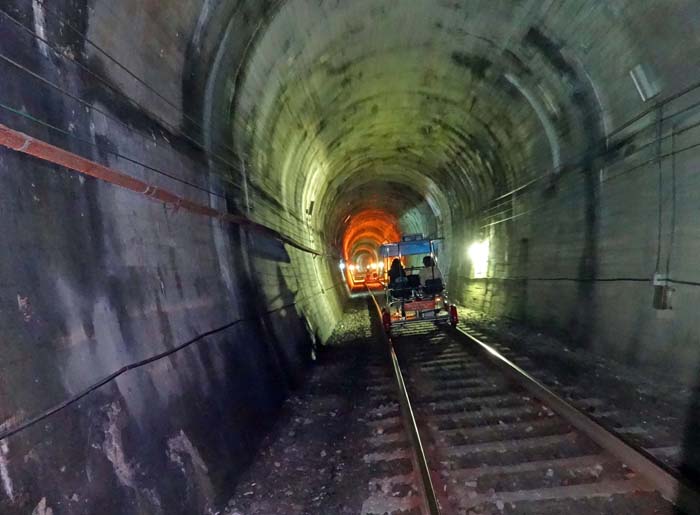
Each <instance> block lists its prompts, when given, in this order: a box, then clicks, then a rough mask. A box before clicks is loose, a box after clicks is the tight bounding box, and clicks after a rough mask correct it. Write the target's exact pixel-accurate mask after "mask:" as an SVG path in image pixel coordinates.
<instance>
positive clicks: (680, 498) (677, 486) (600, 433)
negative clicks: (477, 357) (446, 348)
mask: <svg viewBox="0 0 700 515" xmlns="http://www.w3.org/2000/svg"><path fill="white" fill-rule="evenodd" d="M453 331H454V332H456V333H458V334H461V335H462V336H464V337H466V338H467V339H468V340H469V341H471V342H472V343H474V344H476V345H477V347H478V348H479V349H480V350H481V351H482V353H483V354H484V356H485V357H486V358H487V359H488V360H489V361H490V362H491V363H492V364H493V365H494V366H495V367H496V368H498V369H499V370H501V371H502V372H503V373H505V374H506V375H507V376H508V377H510V378H511V379H512V380H514V381H515V382H517V383H518V384H519V385H520V386H522V387H523V388H524V389H526V390H527V391H528V392H530V393H531V394H532V395H533V396H534V397H536V398H537V399H539V400H540V401H541V402H542V403H543V404H545V405H546V406H548V407H549V408H551V409H552V411H554V412H555V413H557V414H558V415H559V416H561V417H562V418H563V419H565V420H567V421H568V422H569V423H570V424H571V425H572V426H573V427H575V428H576V429H578V430H579V431H581V432H582V433H583V434H585V435H586V436H588V437H589V438H590V439H591V440H593V441H594V442H596V443H597V444H598V445H600V446H601V447H602V448H603V449H606V450H607V451H608V452H610V453H611V454H613V455H614V456H616V457H617V458H618V459H620V460H621V461H623V462H624V463H626V464H628V465H629V466H630V467H632V468H633V469H634V470H636V471H637V472H639V474H640V475H642V476H643V477H644V478H645V479H646V480H647V481H649V483H651V484H652V485H653V486H654V488H656V489H657V491H658V492H659V493H660V494H661V495H662V496H663V497H664V498H665V499H666V500H668V501H669V502H672V503H674V504H676V505H677V506H678V507H679V508H680V509H681V510H682V511H683V512H684V513H686V514H687V515H700V494H699V493H698V492H697V491H696V490H695V489H694V488H693V487H691V486H690V485H689V484H687V483H686V482H685V481H684V480H683V478H680V477H677V476H676V475H674V474H672V473H671V472H670V471H669V470H667V469H666V468H665V467H664V466H663V465H661V464H660V463H659V462H658V461H657V460H656V459H655V458H654V457H653V456H651V455H650V454H649V453H647V452H646V451H644V450H642V449H638V448H637V447H636V446H634V445H632V444H630V443H629V442H626V441H625V440H624V439H622V438H620V437H619V436H618V435H616V434H615V433H613V432H611V431H609V430H608V429H606V428H605V427H603V426H602V425H600V424H599V423H598V422H596V421H595V420H594V419H593V418H591V417H590V416H589V415H587V414H586V413H584V412H583V411H581V410H579V409H578V408H576V407H574V406H573V405H572V404H570V403H569V402H567V401H566V400H564V399H562V398H561V397H560V396H559V395H557V394H556V393H554V392H553V391H552V390H550V389H549V388H547V386H545V385H544V384H542V383H541V382H539V381H538V380H537V379H535V378H534V377H533V376H531V375H530V374H528V373H527V372H526V371H525V370H523V369H522V368H520V367H519V366H518V365H516V364H515V363H513V362H512V361H510V360H509V359H508V358H506V357H505V356H503V355H502V354H501V353H499V352H498V351H497V350H496V349H495V348H493V347H492V346H490V345H488V344H487V343H484V342H483V341H481V340H480V339H479V338H477V337H476V336H474V335H472V334H470V333H469V332H468V331H466V330H464V329H463V328H461V327H456V328H454V329H453Z"/></svg>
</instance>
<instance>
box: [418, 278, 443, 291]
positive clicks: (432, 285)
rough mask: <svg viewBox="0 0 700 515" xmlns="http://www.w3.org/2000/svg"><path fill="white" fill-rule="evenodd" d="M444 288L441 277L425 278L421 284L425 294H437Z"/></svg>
mask: <svg viewBox="0 0 700 515" xmlns="http://www.w3.org/2000/svg"><path fill="white" fill-rule="evenodd" d="M444 290H445V286H444V285H443V284H442V279H441V278H439V277H438V278H437V279H427V280H426V281H425V284H424V285H423V293H424V294H426V295H437V294H438V293H442V292H443V291H444Z"/></svg>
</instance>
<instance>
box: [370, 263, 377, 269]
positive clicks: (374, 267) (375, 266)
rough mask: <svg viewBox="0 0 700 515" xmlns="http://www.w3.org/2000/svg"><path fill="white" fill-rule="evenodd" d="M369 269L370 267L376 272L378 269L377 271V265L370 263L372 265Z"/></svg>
mask: <svg viewBox="0 0 700 515" xmlns="http://www.w3.org/2000/svg"><path fill="white" fill-rule="evenodd" d="M369 267H370V268H371V269H372V270H376V269H377V263H370V264H369Z"/></svg>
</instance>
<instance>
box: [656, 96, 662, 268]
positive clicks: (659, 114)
mask: <svg viewBox="0 0 700 515" xmlns="http://www.w3.org/2000/svg"><path fill="white" fill-rule="evenodd" d="M657 118H658V121H657V126H656V159H657V168H658V181H657V182H658V192H657V234H656V265H655V266H654V272H655V273H659V265H660V264H661V238H662V232H663V215H664V175H663V162H662V159H661V145H662V140H661V135H662V134H663V125H662V124H663V120H662V118H663V106H659V110H658V111H657Z"/></svg>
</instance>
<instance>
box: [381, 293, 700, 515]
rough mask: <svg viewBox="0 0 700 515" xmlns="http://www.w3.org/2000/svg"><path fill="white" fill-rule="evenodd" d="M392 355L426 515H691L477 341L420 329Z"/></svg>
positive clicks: (613, 445) (675, 495)
mask: <svg viewBox="0 0 700 515" xmlns="http://www.w3.org/2000/svg"><path fill="white" fill-rule="evenodd" d="M375 302H376V301H375ZM377 307H378V306H377ZM392 340H393V341H392ZM389 346H390V353H391V355H392V360H393V362H394V367H395V371H394V372H395V377H396V380H397V382H398V389H399V392H400V396H401V397H402V398H403V400H402V401H401V405H402V406H401V407H402V410H401V412H402V413H403V418H404V426H405V428H406V432H407V433H409V434H411V440H412V443H413V447H414V456H413V459H414V464H415V466H416V468H417V469H419V470H421V471H422V472H423V474H422V479H423V485H422V493H423V496H424V502H423V512H424V513H430V514H435V513H442V514H470V513H474V514H476V513H480V514H501V513H505V514H528V515H530V514H532V515H535V514H538V515H540V514H541V515H545V514H567V515H576V514H598V513H605V514H608V513H609V514H615V515H624V514H630V515H632V514H634V515H647V514H669V515H671V514H680V513H687V514H694V513H698V510H700V503H698V498H697V496H696V494H695V492H693V491H692V490H690V489H688V488H687V487H686V485H685V484H684V483H683V482H681V481H679V480H677V479H676V478H675V477H674V476H672V475H671V474H669V473H668V471H666V470H665V469H663V468H662V467H660V466H659V465H658V463H657V462H655V461H654V460H653V459H651V458H650V457H649V456H647V455H646V454H644V452H643V451H641V452H640V451H639V450H638V449H636V448H634V447H632V446H630V445H628V444H627V443H626V442H623V441H621V440H620V439H619V438H618V437H617V436H615V435H613V434H612V433H609V432H607V431H606V430H604V429H603V428H602V427H601V426H598V425H597V424H596V423H595V422H594V421H593V420H592V419H590V418H589V417H587V416H586V415H585V414H583V413H582V412H580V411H578V410H577V409H576V408H574V407H573V406H571V405H569V404H567V403H566V402H565V401H563V400H562V399H560V398H558V397H557V396H556V395H554V394H552V393H551V392H550V391H549V390H547V389H546V387H544V386H543V385H541V384H540V383H538V382H537V381H535V380H533V379H532V378H531V377H529V376H527V374H525V373H524V372H523V371H522V370H520V369H519V368H518V367H517V366H516V365H514V364H513V363H510V362H508V361H507V360H506V359H505V358H503V357H502V356H500V355H499V354H498V353H497V352H496V351H495V350H493V349H492V348H490V347H488V346H486V345H485V344H483V343H482V342H480V341H479V340H478V339H477V338H476V337H474V336H472V335H469V334H468V333H465V332H463V331H461V330H453V329H443V328H436V327H434V326H433V325H432V324H417V325H413V326H409V328H406V329H404V330H403V331H402V333H401V334H400V335H399V336H398V337H394V338H392V339H389ZM670 499H674V500H676V501H677V502H679V503H680V504H682V506H681V508H682V509H681V508H679V507H677V506H675V505H674V504H673V503H672V502H671V501H670Z"/></svg>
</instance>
